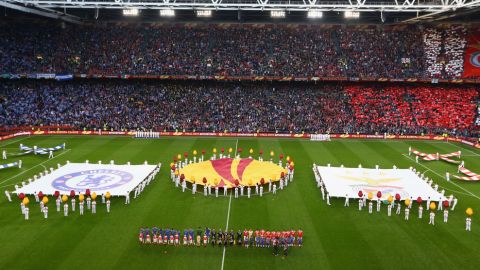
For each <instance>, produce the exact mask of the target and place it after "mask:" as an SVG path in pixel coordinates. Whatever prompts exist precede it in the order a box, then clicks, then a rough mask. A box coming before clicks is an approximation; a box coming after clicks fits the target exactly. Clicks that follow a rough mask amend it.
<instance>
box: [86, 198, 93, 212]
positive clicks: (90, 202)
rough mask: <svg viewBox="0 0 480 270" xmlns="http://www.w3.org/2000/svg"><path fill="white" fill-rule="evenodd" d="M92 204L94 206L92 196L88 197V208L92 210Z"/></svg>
mask: <svg viewBox="0 0 480 270" xmlns="http://www.w3.org/2000/svg"><path fill="white" fill-rule="evenodd" d="M91 206H92V198H90V197H87V209H88V210H90V207H91Z"/></svg>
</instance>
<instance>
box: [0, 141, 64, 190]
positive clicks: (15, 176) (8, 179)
mask: <svg viewBox="0 0 480 270" xmlns="http://www.w3.org/2000/svg"><path fill="white" fill-rule="evenodd" d="M70 150H71V149H67V150H65V151H64V152H62V153H60V154H58V155H56V156H54V157H53V158H50V159H47V160H45V161H43V162H42V163H39V164H37V165H35V166H33V167H31V168H30V169H27V170H25V171H23V172H20V173H18V174H16V175H14V176H12V177H10V178H7V179H5V180H3V181H2V182H0V184H3V183H6V182H8V181H10V180H12V179H14V178H17V177H18V176H20V175H22V174H24V173H26V172H28V171H30V170H32V169H34V168H36V167H38V166H43V164H45V163H47V162H49V161H51V160H53V159H55V158H57V157H59V156H61V155H63V154H66V153H68V152H69V151H70ZM43 167H45V166H43ZM12 185H13V184H12ZM8 186H11V185H8Z"/></svg>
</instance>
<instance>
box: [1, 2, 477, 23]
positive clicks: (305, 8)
mask: <svg viewBox="0 0 480 270" xmlns="http://www.w3.org/2000/svg"><path fill="white" fill-rule="evenodd" d="M0 6H3V7H5V8H8V9H14V10H17V11H21V12H26V13H30V14H35V15H40V16H46V17H50V18H55V19H61V20H65V21H69V22H81V21H85V20H88V19H89V18H90V19H98V18H99V16H103V15H105V16H104V17H103V18H108V19H114V20H115V19H116V20H121V18H122V17H123V16H122V11H123V10H131V11H135V14H134V15H139V17H142V18H143V19H155V18H158V17H159V11H158V10H169V11H173V12H172V13H171V14H175V15H180V16H179V17H180V18H181V20H183V21H185V20H189V19H190V20H193V19H195V18H196V17H197V16H196V15H198V12H199V11H209V12H211V13H210V14H213V17H216V18H214V19H215V20H220V21H228V20H229V18H230V19H232V20H239V21H241V20H242V19H249V18H251V17H253V18H254V19H253V20H260V21H262V20H264V19H267V18H268V19H269V20H271V19H275V18H271V17H273V16H271V15H272V14H271V13H270V12H271V11H278V12H279V15H280V16H279V17H280V18H276V19H277V20H276V21H277V22H278V21H280V20H278V19H283V20H287V21H291V20H293V21H295V20H299V21H304V20H306V19H309V18H308V16H307V15H308V14H309V13H308V12H309V11H316V12H317V13H319V14H320V16H319V17H321V18H322V19H323V20H324V22H334V23H335V22H336V23H342V21H339V20H340V19H350V18H345V17H346V16H345V13H346V12H350V13H352V12H353V13H354V14H353V15H354V16H353V17H355V13H356V15H359V16H360V18H352V19H357V22H362V23H365V22H369V23H371V22H376V23H385V22H387V23H388V22H419V21H432V20H443V21H444V20H451V19H452V18H458V17H462V16H463V17H465V16H466V18H468V19H467V21H470V20H472V19H474V20H475V19H476V20H478V17H480V16H478V15H479V14H480V0H328V1H324V0H0ZM472 14H473V15H472ZM281 15H283V16H281ZM350 15H351V14H350ZM250 20H252V19H250ZM351 22H354V20H351Z"/></svg>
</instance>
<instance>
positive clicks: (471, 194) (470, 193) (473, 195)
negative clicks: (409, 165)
mask: <svg viewBox="0 0 480 270" xmlns="http://www.w3.org/2000/svg"><path fill="white" fill-rule="evenodd" d="M402 156H404V157H405V158H408V159H409V160H411V161H413V162H415V160H414V159H413V158H411V157H409V156H408V155H406V154H402ZM415 164H418V165H420V166H422V167H423V168H425V169H427V170H430V171H431V172H432V173H434V174H436V175H438V176H439V177H440V178H442V179H443V176H442V175H440V174H439V173H437V172H436V171H434V170H432V169H430V168H428V167H427V166H425V165H423V164H421V163H415ZM448 182H449V183H450V184H452V185H455V186H457V187H458V188H460V189H462V190H463V191H465V192H467V193H468V194H469V195H470V196H472V197H475V198H477V199H479V200H480V197H478V196H477V195H475V194H473V193H472V192H470V191H469V190H467V189H465V188H463V187H461V186H459V185H457V184H456V183H454V182H452V181H448Z"/></svg>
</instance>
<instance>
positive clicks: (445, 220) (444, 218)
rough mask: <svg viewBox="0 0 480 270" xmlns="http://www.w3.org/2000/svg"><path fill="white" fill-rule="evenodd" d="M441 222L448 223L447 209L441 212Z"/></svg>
mask: <svg viewBox="0 0 480 270" xmlns="http://www.w3.org/2000/svg"><path fill="white" fill-rule="evenodd" d="M443 222H445V223H447V222H448V209H445V210H444V211H443Z"/></svg>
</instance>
